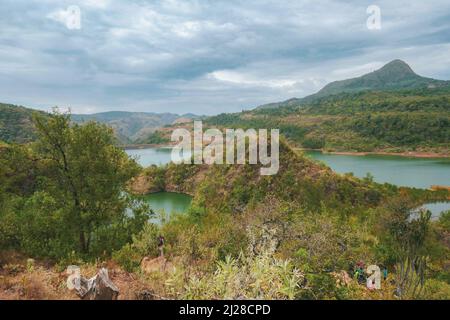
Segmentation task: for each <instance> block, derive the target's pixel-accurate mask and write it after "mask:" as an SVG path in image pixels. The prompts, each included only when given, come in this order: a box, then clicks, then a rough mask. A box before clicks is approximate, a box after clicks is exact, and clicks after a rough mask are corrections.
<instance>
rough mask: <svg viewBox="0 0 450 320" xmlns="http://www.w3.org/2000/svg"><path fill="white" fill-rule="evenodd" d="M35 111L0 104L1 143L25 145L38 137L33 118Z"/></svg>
mask: <svg viewBox="0 0 450 320" xmlns="http://www.w3.org/2000/svg"><path fill="white" fill-rule="evenodd" d="M33 112H36V111H35V110H32V109H28V108H25V107H21V106H15V105H11V104H3V103H0V141H1V140H3V141H6V142H18V143H25V142H30V141H32V140H33V139H34V138H35V137H36V135H35V130H34V126H33V123H32V121H31V117H32V114H33Z"/></svg>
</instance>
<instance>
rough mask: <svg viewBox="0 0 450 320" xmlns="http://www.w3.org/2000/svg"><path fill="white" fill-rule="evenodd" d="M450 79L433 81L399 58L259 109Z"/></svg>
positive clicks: (441, 83)
mask: <svg viewBox="0 0 450 320" xmlns="http://www.w3.org/2000/svg"><path fill="white" fill-rule="evenodd" d="M449 86H450V81H443V80H436V79H431V78H426V77H422V76H420V75H418V74H416V73H415V72H414V71H413V70H412V69H411V67H410V66H409V65H408V64H407V63H406V62H404V61H402V60H399V59H397V60H393V61H391V62H389V63H387V64H386V65H384V66H383V67H382V68H381V69H379V70H376V71H373V72H370V73H368V74H365V75H362V76H360V77H357V78H352V79H346V80H341V81H334V82H331V83H329V84H327V85H326V86H325V87H323V88H322V89H321V90H320V91H319V92H317V93H315V94H312V95H309V96H306V97H304V98H301V99H298V98H292V99H289V100H286V101H283V102H277V103H270V104H265V105H262V106H260V107H258V108H259V109H269V108H276V107H289V106H293V105H301V104H305V103H311V102H315V101H316V100H317V99H320V98H323V97H327V96H330V95H335V94H339V93H356V92H361V91H368V90H370V91H393V90H403V89H419V88H430V89H431V88H440V87H449Z"/></svg>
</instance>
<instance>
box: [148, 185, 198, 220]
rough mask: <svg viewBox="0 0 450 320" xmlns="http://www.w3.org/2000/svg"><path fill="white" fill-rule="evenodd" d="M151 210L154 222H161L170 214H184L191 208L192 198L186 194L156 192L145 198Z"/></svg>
mask: <svg viewBox="0 0 450 320" xmlns="http://www.w3.org/2000/svg"><path fill="white" fill-rule="evenodd" d="M145 199H146V200H147V201H148V203H149V204H150V207H151V208H152V210H153V211H154V212H155V213H156V217H155V219H156V221H159V222H163V221H164V219H167V218H168V217H170V215H172V214H176V213H180V214H182V213H186V212H187V211H188V209H189V207H190V206H191V201H192V197H191V196H189V195H187V194H182V193H173V192H158V193H152V194H149V195H146V196H145Z"/></svg>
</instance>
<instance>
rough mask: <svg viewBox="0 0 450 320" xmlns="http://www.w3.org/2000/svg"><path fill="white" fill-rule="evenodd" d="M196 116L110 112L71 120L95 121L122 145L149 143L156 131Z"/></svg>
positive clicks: (75, 115) (73, 116) (79, 121)
mask: <svg viewBox="0 0 450 320" xmlns="http://www.w3.org/2000/svg"><path fill="white" fill-rule="evenodd" d="M194 118H198V116H196V115H193V114H185V115H178V114H173V113H151V112H125V111H111V112H102V113H95V114H89V115H85V114H74V115H72V120H73V121H75V122H78V123H81V122H85V121H97V122H100V123H104V124H107V125H109V126H111V127H112V128H113V129H114V130H115V132H116V135H117V136H118V138H119V140H120V141H121V142H122V143H124V144H127V143H132V142H136V141H139V142H140V143H149V142H147V141H148V140H150V139H151V137H152V134H153V132H154V131H156V130H157V129H159V128H161V127H164V126H166V125H170V124H172V123H175V122H180V121H181V122H186V121H191V120H192V119H194Z"/></svg>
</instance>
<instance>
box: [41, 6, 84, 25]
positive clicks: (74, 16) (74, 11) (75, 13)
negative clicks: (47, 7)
mask: <svg viewBox="0 0 450 320" xmlns="http://www.w3.org/2000/svg"><path fill="white" fill-rule="evenodd" d="M47 18H49V19H52V20H54V21H57V22H59V23H62V24H63V25H65V26H66V28H67V29H69V30H80V29H81V9H80V7H79V6H76V5H71V6H68V7H67V8H66V9H65V10H64V9H61V10H57V11H54V12H52V13H50V14H49V15H47Z"/></svg>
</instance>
